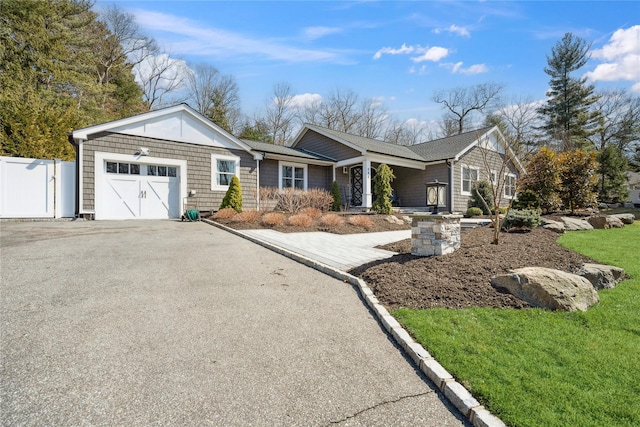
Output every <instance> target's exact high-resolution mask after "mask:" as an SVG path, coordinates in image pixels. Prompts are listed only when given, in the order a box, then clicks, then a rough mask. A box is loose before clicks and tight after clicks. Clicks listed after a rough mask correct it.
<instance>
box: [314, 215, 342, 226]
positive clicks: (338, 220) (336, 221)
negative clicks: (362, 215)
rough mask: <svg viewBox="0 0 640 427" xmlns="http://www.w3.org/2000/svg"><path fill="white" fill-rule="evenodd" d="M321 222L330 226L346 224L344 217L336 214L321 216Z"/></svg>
mask: <svg viewBox="0 0 640 427" xmlns="http://www.w3.org/2000/svg"><path fill="white" fill-rule="evenodd" d="M320 222H321V223H322V224H324V225H327V226H329V227H336V226H338V225H342V224H344V218H342V217H341V216H340V215H336V214H327V215H324V216H323V217H322V218H320Z"/></svg>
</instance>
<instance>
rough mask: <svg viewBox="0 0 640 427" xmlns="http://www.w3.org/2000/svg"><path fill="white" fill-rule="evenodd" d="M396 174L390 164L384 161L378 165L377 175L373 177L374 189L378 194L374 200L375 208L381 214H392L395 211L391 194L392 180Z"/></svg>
mask: <svg viewBox="0 0 640 427" xmlns="http://www.w3.org/2000/svg"><path fill="white" fill-rule="evenodd" d="M394 178H395V175H393V171H392V170H391V169H390V168H389V166H387V165H385V164H384V163H383V164H381V165H380V166H378V170H377V171H376V176H375V177H373V191H374V193H375V194H376V199H375V200H374V201H373V206H372V208H373V210H374V212H377V213H379V214H390V213H391V212H393V207H392V206H391V194H392V192H393V189H392V188H391V182H393V179H394Z"/></svg>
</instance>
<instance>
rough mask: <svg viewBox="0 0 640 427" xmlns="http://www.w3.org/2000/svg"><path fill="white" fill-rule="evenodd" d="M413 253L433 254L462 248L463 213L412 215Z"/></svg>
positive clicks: (442, 253)
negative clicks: (461, 224)
mask: <svg viewBox="0 0 640 427" xmlns="http://www.w3.org/2000/svg"><path fill="white" fill-rule="evenodd" d="M411 218H412V222H411V254H412V255H417V256H433V255H445V254H449V253H451V252H453V251H455V250H456V249H458V248H460V219H461V218H462V215H428V214H414V215H411Z"/></svg>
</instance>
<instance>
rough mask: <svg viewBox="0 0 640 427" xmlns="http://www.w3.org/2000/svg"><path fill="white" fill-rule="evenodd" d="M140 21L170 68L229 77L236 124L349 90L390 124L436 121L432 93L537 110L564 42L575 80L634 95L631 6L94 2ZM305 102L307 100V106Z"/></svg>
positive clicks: (637, 56) (637, 63) (636, 46)
mask: <svg viewBox="0 0 640 427" xmlns="http://www.w3.org/2000/svg"><path fill="white" fill-rule="evenodd" d="M112 3H116V4H117V5H118V6H119V7H121V8H123V9H125V10H126V11H128V12H131V13H133V14H134V15H135V17H136V20H137V22H138V24H139V25H140V26H141V28H142V30H143V31H144V32H145V33H147V34H149V35H151V36H153V37H154V38H155V39H156V40H157V41H158V42H159V43H160V45H161V46H162V47H163V48H164V49H165V50H166V51H167V52H169V53H170V55H171V56H172V57H175V58H179V59H183V60H185V61H190V62H196V63H208V64H212V65H214V66H215V67H216V68H218V69H219V70H220V72H222V73H223V74H231V75H233V76H234V77H235V78H236V80H237V83H238V86H239V88H240V97H241V102H242V110H243V113H245V114H247V115H249V116H252V115H254V114H256V113H257V114H260V113H261V111H262V109H263V107H264V104H265V101H266V100H267V99H268V98H269V96H270V95H271V94H272V93H273V87H274V85H275V84H277V83H280V82H288V83H289V84H290V85H291V88H292V89H293V93H294V94H297V95H301V96H300V99H305V98H309V97H310V96H312V95H316V96H317V95H320V96H327V95H328V94H329V93H330V92H331V91H332V90H335V89H348V90H352V91H354V92H355V93H357V94H358V95H359V96H360V97H362V98H375V99H379V100H381V101H382V102H383V103H384V105H385V106H386V107H387V108H388V110H389V112H390V114H391V115H392V116H394V117H395V118H397V119H400V120H407V119H411V118H415V119H419V120H421V121H430V120H435V119H438V118H440V117H441V115H442V110H441V109H440V106H439V105H438V104H435V103H433V102H432V101H431V96H432V94H433V92H434V91H435V90H438V89H449V88H454V87H466V86H471V85H474V84H478V83H484V82H493V83H500V84H504V85H505V86H506V87H505V92H504V94H505V96H506V99H507V101H508V100H509V99H512V98H515V97H518V98H528V99H531V100H532V101H534V100H541V99H544V96H545V91H546V90H547V88H548V81H549V78H548V76H547V74H545V73H544V71H543V69H544V67H545V66H546V55H549V54H550V53H551V48H552V47H553V46H554V44H555V43H556V42H557V41H558V40H560V39H561V38H562V36H563V35H564V34H565V33H566V32H572V33H573V34H574V35H576V36H580V37H582V38H584V39H586V40H587V41H589V42H592V50H593V56H592V59H591V60H590V62H589V63H588V64H587V66H585V67H584V68H583V69H582V70H580V71H581V73H583V74H584V73H588V74H587V76H588V77H589V78H590V79H591V81H593V82H594V83H595V85H596V88H598V89H605V88H625V89H627V90H629V91H630V92H633V93H635V94H640V2H637V1H528V2H524V1H508V2H507V1H400V2H391V1H348V2H345V1H286V2H276V1H235V2H228V1H122V0H121V1H98V3H97V4H96V9H97V10H99V9H100V7H102V6H104V5H108V4H112ZM303 95H304V96H303Z"/></svg>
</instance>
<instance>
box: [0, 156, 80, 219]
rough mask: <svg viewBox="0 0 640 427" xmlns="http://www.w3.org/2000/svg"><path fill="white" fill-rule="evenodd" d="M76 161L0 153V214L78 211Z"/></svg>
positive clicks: (36, 215)
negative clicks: (76, 202) (0, 155)
mask: <svg viewBox="0 0 640 427" xmlns="http://www.w3.org/2000/svg"><path fill="white" fill-rule="evenodd" d="M75 175H76V174H75V162H63V161H61V160H40V159H27V158H22V157H0V218H62V217H73V216H74V215H75V179H76V177H75Z"/></svg>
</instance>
